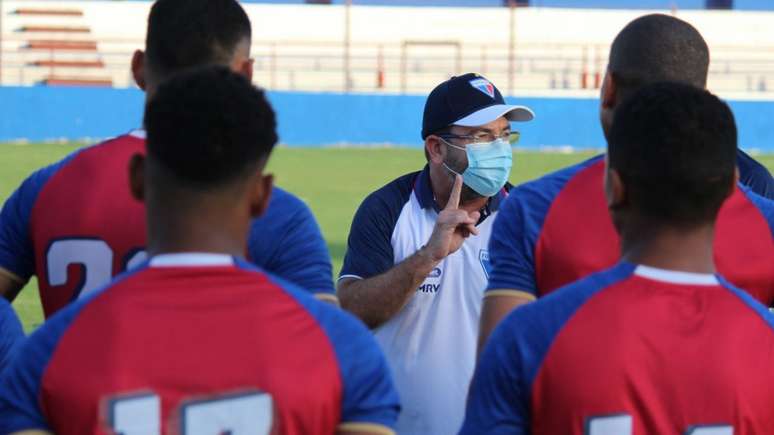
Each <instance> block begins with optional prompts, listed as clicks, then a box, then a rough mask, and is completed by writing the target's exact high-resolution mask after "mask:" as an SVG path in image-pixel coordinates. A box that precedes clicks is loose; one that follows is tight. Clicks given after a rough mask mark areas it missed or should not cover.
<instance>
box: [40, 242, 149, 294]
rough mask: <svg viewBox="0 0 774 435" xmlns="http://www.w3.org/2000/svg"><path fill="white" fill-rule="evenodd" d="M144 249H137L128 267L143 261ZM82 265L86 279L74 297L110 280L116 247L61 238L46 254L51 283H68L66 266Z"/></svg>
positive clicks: (130, 257) (132, 254)
mask: <svg viewBox="0 0 774 435" xmlns="http://www.w3.org/2000/svg"><path fill="white" fill-rule="evenodd" d="M146 257H147V255H146V253H145V251H134V252H132V253H131V255H130V256H129V258H127V261H126V263H125V268H126V269H131V268H132V267H134V266H137V265H138V264H140V263H142V262H143V261H144V260H145V258H146ZM71 264H79V265H81V266H82V267H83V280H82V281H81V283H80V284H79V285H78V287H77V288H76V289H75V294H74V295H73V299H75V298H78V297H81V296H83V295H86V294H89V293H90V292H92V291H94V290H96V289H98V288H99V287H101V286H103V285H105V284H107V283H109V282H110V279H111V278H112V277H113V250H112V249H110V246H108V244H107V243H106V242H105V241H104V240H100V239H61V240H57V241H55V242H54V243H52V244H51V246H49V248H48V252H47V253H46V265H47V270H46V271H47V272H48V283H49V285H51V286H52V287H53V286H59V285H64V284H66V283H67V278H68V277H67V267H68V266H69V265H71Z"/></svg>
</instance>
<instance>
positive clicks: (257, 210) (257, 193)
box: [250, 174, 274, 218]
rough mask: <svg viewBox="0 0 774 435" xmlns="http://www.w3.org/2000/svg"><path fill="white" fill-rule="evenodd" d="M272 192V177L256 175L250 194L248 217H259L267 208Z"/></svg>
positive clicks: (269, 175)
mask: <svg viewBox="0 0 774 435" xmlns="http://www.w3.org/2000/svg"><path fill="white" fill-rule="evenodd" d="M272 190H274V176H273V175H271V174H266V175H264V174H258V176H257V177H256V178H255V183H253V186H252V190H251V192H250V215H251V216H252V217H254V218H257V217H261V216H262V215H263V214H264V213H265V212H266V209H267V208H269V201H271V193H272Z"/></svg>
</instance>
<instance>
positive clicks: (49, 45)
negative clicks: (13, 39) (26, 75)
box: [25, 39, 97, 51]
mask: <svg viewBox="0 0 774 435" xmlns="http://www.w3.org/2000/svg"><path fill="white" fill-rule="evenodd" d="M25 48H26V49H28V50H48V51H52V50H63V51H75V50H77V51H97V43H96V41H79V40H76V41H72V40H43V39H38V40H30V41H28V42H27V45H26V46H25Z"/></svg>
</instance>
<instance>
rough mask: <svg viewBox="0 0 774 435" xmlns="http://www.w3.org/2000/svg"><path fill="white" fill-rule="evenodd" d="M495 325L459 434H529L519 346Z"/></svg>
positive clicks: (526, 395)
mask: <svg viewBox="0 0 774 435" xmlns="http://www.w3.org/2000/svg"><path fill="white" fill-rule="evenodd" d="M505 329H506V328H502V327H498V329H496V330H495V332H494V334H493V335H492V338H491V340H490V341H489V343H488V344H487V346H486V348H485V350H484V353H483V354H482V355H481V360H480V361H479V363H478V366H477V368H476V373H475V375H474V376H473V382H472V383H471V386H470V392H469V394H468V402H467V409H466V411H465V422H464V423H463V425H462V430H461V431H460V434H461V435H476V434H483V433H486V434H516V435H518V434H528V433H530V431H529V418H528V417H529V411H528V409H529V393H528V392H527V391H524V388H523V387H522V386H523V385H525V382H524V381H523V379H521V375H520V373H521V372H522V370H521V365H522V364H521V360H520V357H519V352H518V346H517V343H516V342H515V340H513V339H511V338H510V337H509V336H508V334H506V332H507V331H505Z"/></svg>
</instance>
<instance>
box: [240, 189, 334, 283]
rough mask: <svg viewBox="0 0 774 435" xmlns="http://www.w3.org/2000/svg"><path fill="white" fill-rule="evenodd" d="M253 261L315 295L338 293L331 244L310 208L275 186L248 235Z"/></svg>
mask: <svg viewBox="0 0 774 435" xmlns="http://www.w3.org/2000/svg"><path fill="white" fill-rule="evenodd" d="M247 250H248V256H249V258H250V261H252V262H253V263H255V264H256V265H257V266H259V267H261V268H262V269H264V270H266V271H268V272H271V273H273V274H275V275H278V276H281V277H282V278H284V279H286V280H288V281H291V282H294V283H296V284H298V285H299V286H300V287H301V288H303V289H305V290H306V291H308V292H311V293H315V294H323V293H324V294H335V290H334V288H333V268H332V266H331V257H330V254H329V253H328V246H327V245H326V244H325V240H324V239H323V236H322V233H321V232H320V227H319V226H318V225H317V220H316V219H315V217H314V215H313V214H312V211H311V210H309V207H307V205H306V204H305V203H304V202H303V201H301V200H300V199H299V198H297V197H296V196H294V195H293V194H291V193H289V192H287V191H285V190H283V189H280V188H279V187H274V189H273V190H272V197H271V201H270V202H269V207H268V208H267V209H266V213H265V214H264V215H263V216H261V217H260V218H257V219H254V220H253V222H252V224H251V226H250V236H249V238H248V248H247Z"/></svg>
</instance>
